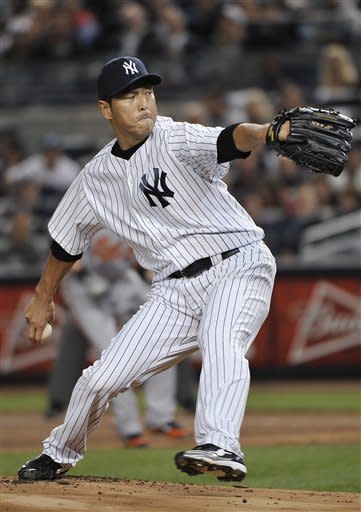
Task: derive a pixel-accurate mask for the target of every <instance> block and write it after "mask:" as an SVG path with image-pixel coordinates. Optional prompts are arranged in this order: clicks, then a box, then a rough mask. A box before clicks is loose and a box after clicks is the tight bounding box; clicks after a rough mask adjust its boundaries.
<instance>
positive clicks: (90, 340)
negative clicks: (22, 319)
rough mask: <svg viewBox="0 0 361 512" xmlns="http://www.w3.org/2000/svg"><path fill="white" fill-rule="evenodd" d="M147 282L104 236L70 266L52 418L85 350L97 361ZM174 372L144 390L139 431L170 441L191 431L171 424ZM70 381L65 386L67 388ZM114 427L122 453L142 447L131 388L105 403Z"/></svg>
mask: <svg viewBox="0 0 361 512" xmlns="http://www.w3.org/2000/svg"><path fill="white" fill-rule="evenodd" d="M147 279H148V277H144V278H143V277H141V275H140V272H138V271H137V270H136V268H135V262H134V258H133V254H132V250H131V248H130V247H129V246H128V245H127V244H125V243H124V242H123V241H122V240H120V239H119V237H117V236H116V235H115V234H114V233H111V232H109V231H108V230H101V231H99V232H98V233H97V234H96V235H95V236H94V237H93V239H92V243H91V244H90V247H89V250H88V251H87V252H86V253H85V255H84V258H82V260H79V261H78V265H74V267H73V268H72V271H71V272H69V274H68V275H67V276H66V278H65V279H64V280H63V282H62V285H61V295H62V300H63V302H64V303H65V305H66V306H67V310H68V311H67V320H66V325H65V329H63V332H62V334H61V339H60V345H59V351H58V354H57V357H56V360H55V364H54V367H53V370H52V373H51V378H50V386H49V397H50V404H51V407H50V409H49V413H48V417H51V416H52V413H53V414H54V413H57V414H59V413H60V412H62V411H63V409H66V406H67V405H68V403H69V399H70V396H71V392H72V389H73V387H74V385H75V383H76V381H77V380H78V378H79V377H80V375H81V373H82V370H83V368H84V366H85V361H86V353H87V352H88V350H87V348H88V345H90V346H91V347H93V349H95V351H96V352H97V354H98V355H99V354H100V353H101V352H102V351H103V350H104V348H105V347H106V345H107V343H109V341H110V340H111V339H112V338H113V337H114V336H115V335H116V334H117V331H118V330H119V329H120V327H121V326H122V325H124V324H125V323H126V322H127V320H129V318H130V317H131V316H132V315H133V314H134V313H135V312H136V311H137V309H138V307H139V305H141V304H143V303H144V302H145V300H146V297H147V295H148V291H149V284H148V281H147ZM176 379H177V375H176V367H174V366H173V367H171V368H169V369H168V370H165V371H164V372H161V373H159V374H156V375H154V377H152V378H150V379H148V380H147V381H146V382H145V384H144V388H143V391H144V400H145V406H146V407H145V415H144V425H145V426H146V427H147V429H149V430H150V431H151V432H153V433H157V434H160V435H164V436H166V437H169V438H171V439H182V438H186V437H189V435H190V434H191V433H192V431H191V429H189V428H187V427H184V426H182V425H180V424H179V423H178V422H176V421H175V412H176V405H177V404H176ZM69 381H70V382H69ZM111 406H112V410H113V412H114V416H115V420H114V424H115V427H116V429H117V431H118V433H119V436H120V438H121V439H122V440H123V442H124V445H125V447H127V448H139V447H145V446H147V445H148V442H149V441H148V439H147V437H146V436H145V435H144V432H143V425H142V421H141V417H140V412H139V406H138V400H137V396H136V394H135V392H134V390H133V389H132V388H130V389H128V390H127V392H126V393H119V395H117V396H116V397H114V399H113V400H112V401H111Z"/></svg>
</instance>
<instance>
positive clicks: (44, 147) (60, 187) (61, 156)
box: [6, 133, 80, 195]
mask: <svg viewBox="0 0 361 512" xmlns="http://www.w3.org/2000/svg"><path fill="white" fill-rule="evenodd" d="M79 170H80V168H79V165H78V164H77V163H76V162H75V161H74V160H72V159H70V158H69V157H67V156H66V155H65V153H64V148H63V144H62V141H61V139H60V137H59V136H58V135H56V134H55V133H47V134H46V135H45V136H44V137H43V140H42V143H41V153H39V154H34V155H32V156H30V157H28V158H26V159H25V160H23V161H21V162H20V163H18V164H16V165H13V166H11V167H9V168H8V169H7V172H6V181H7V183H8V184H9V185H10V186H11V185H14V184H16V183H17V182H18V181H21V180H23V179H24V178H27V179H31V180H32V181H34V182H36V183H38V185H39V186H40V188H41V189H42V190H43V191H45V192H49V193H51V192H53V193H55V194H61V195H62V194H63V193H64V191H65V190H66V189H67V188H68V186H69V185H70V183H71V182H72V181H73V180H74V179H75V177H76V176H77V174H78V172H79Z"/></svg>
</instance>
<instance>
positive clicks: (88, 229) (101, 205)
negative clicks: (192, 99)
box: [49, 116, 264, 281]
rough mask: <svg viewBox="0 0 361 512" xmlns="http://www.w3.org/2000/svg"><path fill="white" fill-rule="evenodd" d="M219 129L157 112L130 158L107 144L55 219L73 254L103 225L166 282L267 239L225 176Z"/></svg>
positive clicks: (52, 226) (52, 225) (59, 237)
mask: <svg viewBox="0 0 361 512" xmlns="http://www.w3.org/2000/svg"><path fill="white" fill-rule="evenodd" d="M221 131H222V128H221V127H217V128H211V127H204V126H201V125H195V124H189V123H184V122H175V121H173V120H172V119H171V118H169V117H162V116H158V118H157V121H156V123H155V126H154V129H153V131H152V133H151V134H150V136H149V137H148V139H147V140H146V141H145V143H144V144H143V145H142V146H140V148H138V149H137V151H136V152H135V153H134V154H133V155H132V156H131V158H130V159H129V160H126V159H123V158H120V157H117V156H115V155H113V154H112V152H111V150H112V147H113V145H114V143H115V139H114V140H112V141H111V142H109V143H108V144H107V145H106V146H105V147H104V148H103V149H102V150H101V151H100V152H99V153H98V154H97V155H96V156H95V157H94V158H93V159H92V160H91V161H90V162H89V163H88V164H87V165H86V166H85V168H84V169H83V170H82V171H81V172H80V174H79V176H78V177H77V178H76V179H75V181H74V182H73V183H72V185H71V186H70V188H69V189H68V191H67V192H66V194H65V196H64V198H63V199H62V201H61V202H60V204H59V206H58V207H57V209H56V211H55V212H54V215H53V216H52V218H51V219H50V222H49V232H50V235H51V236H52V238H53V239H54V240H56V241H57V242H58V244H59V245H60V246H61V247H62V248H63V249H64V250H65V251H67V252H68V253H70V254H73V255H76V254H80V253H82V252H84V251H85V250H86V248H87V246H88V244H89V242H90V239H91V238H92V236H93V235H94V234H95V233H96V232H97V231H98V230H100V229H101V228H102V227H103V226H105V227H106V228H108V229H110V230H111V231H113V232H115V233H116V234H118V235H119V236H121V237H122V238H124V239H126V240H127V241H128V243H129V244H130V245H131V246H132V248H133V250H134V253H135V256H136V258H137V260H138V261H139V263H140V265H142V266H143V267H144V268H147V269H150V270H152V271H153V272H154V273H155V280H156V281H158V280H159V279H163V278H165V277H166V276H168V275H169V274H171V273H172V272H174V271H175V270H178V269H183V268H185V267H186V266H187V265H189V264H190V263H193V262H194V261H195V260H198V259H200V258H203V257H206V256H212V255H216V254H219V253H222V252H224V251H227V250H229V249H232V248H235V247H242V246H245V245H248V244H250V243H253V242H256V241H258V240H261V239H262V238H263V236H264V233H263V230H262V229H261V228H259V227H258V226H256V225H255V223H254V222H253V220H252V219H251V217H250V216H249V215H248V214H247V212H246V211H245V210H244V208H242V206H241V205H240V204H239V203H238V202H237V201H236V199H235V198H234V197H233V196H232V195H231V194H230V193H229V192H228V191H227V186H226V185H225V183H224V182H223V181H222V180H221V178H222V176H223V175H224V174H225V173H226V172H227V171H228V164H218V163H217V144H216V143H217V138H218V135H219V134H220V132H221Z"/></svg>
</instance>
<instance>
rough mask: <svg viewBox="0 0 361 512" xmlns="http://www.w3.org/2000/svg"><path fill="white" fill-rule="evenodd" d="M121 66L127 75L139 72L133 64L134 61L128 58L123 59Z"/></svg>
mask: <svg viewBox="0 0 361 512" xmlns="http://www.w3.org/2000/svg"><path fill="white" fill-rule="evenodd" d="M123 68H124V69H125V73H126V74H127V75H129V73H130V74H131V75H135V74H136V73H139V71H138V68H137V66H136V65H135V62H133V61H131V60H129V61H125V62H124V64H123Z"/></svg>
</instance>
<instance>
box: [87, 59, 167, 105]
mask: <svg viewBox="0 0 361 512" xmlns="http://www.w3.org/2000/svg"><path fill="white" fill-rule="evenodd" d="M161 81H162V78H161V76H160V75H157V74H156V73H148V71H147V68H146V67H145V65H144V64H143V62H142V61H141V60H140V59H137V58H136V57H116V58H115V59H112V60H110V61H108V62H106V63H105V64H104V66H103V67H102V69H101V70H100V73H99V76H98V81H97V87H98V98H99V99H100V100H106V99H108V98H112V97H113V96H116V95H117V94H120V93H122V92H124V91H126V90H127V89H130V88H134V87H137V86H140V85H141V84H150V85H158V84H160V82H161Z"/></svg>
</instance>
